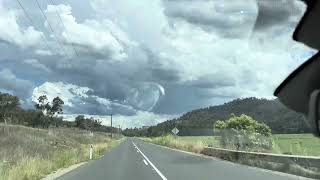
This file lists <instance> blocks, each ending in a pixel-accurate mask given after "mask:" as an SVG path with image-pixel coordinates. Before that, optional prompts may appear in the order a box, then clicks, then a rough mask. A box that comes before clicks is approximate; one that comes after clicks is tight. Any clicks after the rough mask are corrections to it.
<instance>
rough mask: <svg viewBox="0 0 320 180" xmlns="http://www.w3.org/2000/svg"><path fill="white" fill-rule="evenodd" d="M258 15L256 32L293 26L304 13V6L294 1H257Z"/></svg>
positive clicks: (300, 2)
mask: <svg viewBox="0 0 320 180" xmlns="http://www.w3.org/2000/svg"><path fill="white" fill-rule="evenodd" d="M257 3H258V6H259V14H258V19H257V22H256V26H255V28H256V30H263V29H266V28H270V27H274V26H282V27H283V26H285V25H286V26H288V25H289V26H295V25H296V24H297V23H296V22H297V21H299V20H300V18H301V16H302V14H303V13H304V12H305V9H306V5H305V4H304V3H303V2H302V1H296V0H282V1H279V0H257Z"/></svg>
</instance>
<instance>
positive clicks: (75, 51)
mask: <svg viewBox="0 0 320 180" xmlns="http://www.w3.org/2000/svg"><path fill="white" fill-rule="evenodd" d="M49 1H50V2H51V4H52V5H54V2H53V0H47V2H49ZM48 4H49V3H48ZM55 11H56V14H57V16H58V17H59V20H60V23H61V24H62V27H63V28H64V29H65V30H67V29H66V26H65V24H64V23H63V20H62V18H61V15H60V12H59V9H58V7H55ZM71 46H72V49H73V51H74V53H75V55H76V56H78V52H77V50H76V48H75V46H74V43H72V42H71Z"/></svg>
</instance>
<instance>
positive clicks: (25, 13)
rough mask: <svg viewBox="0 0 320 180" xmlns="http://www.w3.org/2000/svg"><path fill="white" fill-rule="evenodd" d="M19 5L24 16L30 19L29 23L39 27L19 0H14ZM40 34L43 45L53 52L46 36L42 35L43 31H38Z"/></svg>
mask: <svg viewBox="0 0 320 180" xmlns="http://www.w3.org/2000/svg"><path fill="white" fill-rule="evenodd" d="M16 1H17V2H18V4H19V6H20V8H21V9H22V11H23V13H24V15H25V16H26V18H27V19H28V20H29V21H30V24H31V25H32V26H33V27H35V28H37V29H40V28H38V27H37V25H36V23H34V21H33V20H32V18H31V16H30V15H29V14H28V12H27V11H26V9H25V8H24V7H23V5H22V4H21V2H20V0H16ZM40 36H41V39H42V40H43V42H44V43H45V46H47V49H48V50H50V51H52V52H53V49H52V48H51V47H50V46H49V43H48V40H47V39H46V37H45V36H44V35H43V33H40Z"/></svg>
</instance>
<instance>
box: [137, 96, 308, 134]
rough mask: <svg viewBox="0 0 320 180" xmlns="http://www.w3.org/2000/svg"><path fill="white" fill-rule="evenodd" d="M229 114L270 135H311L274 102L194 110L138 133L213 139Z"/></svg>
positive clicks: (242, 101)
mask: <svg viewBox="0 0 320 180" xmlns="http://www.w3.org/2000/svg"><path fill="white" fill-rule="evenodd" d="M232 113H234V114H235V115H241V114H246V115H249V116H251V117H253V118H254V119H256V120H258V121H259V122H264V123H266V124H267V125H269V126H270V127H271V129H272V132H273V133H306V132H309V131H310V130H309V128H308V126H307V124H306V122H305V119H304V117H303V116H302V115H301V114H298V113H296V112H294V111H291V110H289V109H288V108H286V107H285V106H284V105H282V104H281V103H280V102H279V101H278V100H277V99H276V100H267V99H257V98H246V99H237V100H234V101H231V102H228V103H225V104H223V105H219V106H211V107H208V108H203V109H198V110H194V111H191V112H188V113H186V114H184V115H183V116H181V117H180V118H178V119H174V120H170V121H166V122H163V123H160V124H158V125H156V126H152V127H149V128H148V129H144V130H142V131H140V133H143V134H146V135H149V136H159V135H162V134H165V133H168V132H170V130H171V129H172V128H173V127H174V126H176V127H177V128H178V129H179V130H180V133H179V135H212V133H213V130H212V129H213V124H214V123H215V122H216V121H217V120H225V119H228V118H229V117H230V115H231V114H232Z"/></svg>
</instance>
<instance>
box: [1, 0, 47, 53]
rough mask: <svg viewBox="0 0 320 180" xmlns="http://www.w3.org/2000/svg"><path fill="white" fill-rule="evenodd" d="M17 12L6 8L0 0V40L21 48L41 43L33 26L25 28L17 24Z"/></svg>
mask: <svg viewBox="0 0 320 180" xmlns="http://www.w3.org/2000/svg"><path fill="white" fill-rule="evenodd" d="M18 18H19V14H18V13H17V12H15V11H13V10H8V9H6V8H5V7H4V6H3V3H2V2H0V40H2V41H5V42H7V43H11V44H14V45H17V46H19V47H21V48H27V47H35V46H39V45H41V43H42V42H41V35H42V34H43V33H42V32H39V31H37V30H35V29H34V27H33V26H29V27H26V28H23V27H21V26H20V25H19V24H18Z"/></svg>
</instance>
